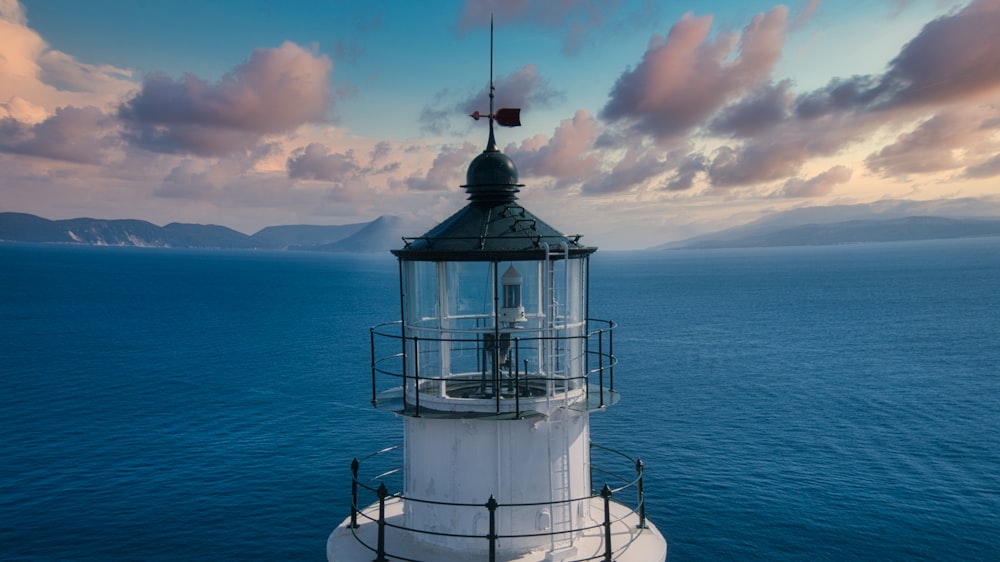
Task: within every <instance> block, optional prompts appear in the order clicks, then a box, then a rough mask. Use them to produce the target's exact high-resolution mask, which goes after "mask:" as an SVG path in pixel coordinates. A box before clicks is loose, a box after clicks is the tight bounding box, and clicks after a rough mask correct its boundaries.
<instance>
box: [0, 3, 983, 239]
mask: <svg viewBox="0 0 1000 562" xmlns="http://www.w3.org/2000/svg"><path fill="white" fill-rule="evenodd" d="M491 15H492V17H493V20H494V27H495V33H494V40H493V45H494V46H493V52H494V59H493V64H492V70H493V75H492V79H493V82H494V85H495V87H496V107H497V108H500V107H519V108H521V110H522V111H521V122H522V126H520V127H515V128H498V129H497V131H496V136H497V142H498V144H499V145H500V148H501V149H502V150H503V151H504V153H506V154H507V155H508V156H510V157H511V158H512V159H513V161H514V162H515V164H516V165H517V167H518V170H519V173H520V180H521V183H524V184H525V187H523V188H522V190H521V193H520V201H521V203H522V204H523V205H524V206H525V207H527V208H529V209H530V210H531V211H532V212H533V213H534V214H536V215H538V216H539V217H541V218H542V219H544V220H545V221H546V222H549V223H550V224H551V225H553V226H555V227H556V228H557V229H559V230H561V231H562V232H564V233H566V234H570V235H572V234H583V235H584V239H583V242H584V243H587V244H589V245H596V246H600V247H602V248H610V249H640V248H647V247H651V246H654V245H657V244H661V243H664V242H667V241H672V240H678V239H683V238H687V237H690V236H694V235H697V234H702V233H705V232H711V231H715V230H721V229H724V228H728V227H731V226H736V225H739V224H742V223H746V222H750V221H752V220H755V219H757V218H760V217H762V216H765V215H767V214H769V213H774V212H778V211H782V210H787V209H793V208H799V207H812V206H824V205H844V204H863V203H871V202H876V201H883V200H937V199H953V198H968V197H983V198H990V199H991V200H992V199H996V198H998V197H1000V188H998V186H1000V0H973V1H968V0H962V1H954V0H793V1H790V2H788V3H786V4H778V3H774V2H768V1H759V0H699V1H698V2H689V3H683V2H677V1H675V0H619V1H606V0H560V1H551V0H504V1H501V0H483V1H475V0H465V1H461V0H455V1H440V2H439V1H435V2H402V1H397V2H393V1H377V0H376V1H367V2H353V1H338V0H331V1H327V2H322V3H320V2H309V1H283V2H276V1H268V0H209V1H206V0H197V1H194V0H174V1H166V0H163V1H150V2H134V1H131V0H90V1H88V2H80V1H78V0H21V1H18V0H0V211H16V212H26V213H32V214H36V215H40V216H43V217H46V218H50V219H66V218H76V217H92V218H104V219H117V218H136V219H143V220H147V221H150V222H153V223H154V224H159V225H164V224H167V223H170V222H188V223H202V224H220V225H224V226H228V227H231V228H234V229H236V230H239V231H241V232H244V233H247V234H252V233H254V232H256V231H257V230H259V229H261V228H263V227H266V226H271V225H280V224H349V223H358V222H365V221H370V220H373V219H375V218H377V217H379V216H381V215H396V216H400V217H403V218H404V219H405V220H406V221H407V223H408V224H411V225H413V227H412V228H413V229H414V232H412V235H419V234H422V233H423V232H424V231H425V230H426V229H427V228H429V227H430V226H432V225H434V224H436V223H437V222H439V221H441V220H443V219H445V218H447V217H448V216H450V215H451V214H452V213H454V212H455V211H457V210H459V209H460V208H461V207H463V206H464V205H465V193H464V190H462V188H461V187H460V186H461V185H462V184H463V183H464V180H465V173H466V170H467V167H468V164H469V162H470V161H471V160H472V158H474V157H475V156H476V155H477V154H478V153H480V152H482V150H483V149H484V148H485V145H486V139H487V131H488V129H487V125H486V122H485V120H480V121H475V120H473V119H471V118H470V117H469V114H471V113H472V112H473V111H480V112H482V113H487V112H488V110H489V99H488V92H489V83H490V79H491V75H490V68H491V66H490V18H491Z"/></svg>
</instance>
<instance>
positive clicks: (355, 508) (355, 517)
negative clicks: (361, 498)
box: [351, 457, 361, 529]
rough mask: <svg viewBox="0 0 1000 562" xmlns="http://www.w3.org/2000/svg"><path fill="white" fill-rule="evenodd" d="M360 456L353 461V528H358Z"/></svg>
mask: <svg viewBox="0 0 1000 562" xmlns="http://www.w3.org/2000/svg"><path fill="white" fill-rule="evenodd" d="M360 465H361V463H359V462H358V457H354V460H353V461H351V528H352V529H357V528H358V467H359V466H360Z"/></svg>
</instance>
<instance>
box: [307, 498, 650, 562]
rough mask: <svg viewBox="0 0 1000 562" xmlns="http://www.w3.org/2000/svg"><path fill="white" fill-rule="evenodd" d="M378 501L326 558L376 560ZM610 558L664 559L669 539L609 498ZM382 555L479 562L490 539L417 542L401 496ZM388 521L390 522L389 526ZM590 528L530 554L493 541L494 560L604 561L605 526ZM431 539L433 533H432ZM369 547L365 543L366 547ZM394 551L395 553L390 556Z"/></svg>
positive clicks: (598, 505)
mask: <svg viewBox="0 0 1000 562" xmlns="http://www.w3.org/2000/svg"><path fill="white" fill-rule="evenodd" d="M589 501H590V502H591V505H590V512H591V513H592V514H603V513H604V505H603V499H602V498H600V497H593V498H590V500H589ZM378 511H379V506H378V503H374V504H372V505H370V506H368V507H367V508H365V509H364V510H362V511H361V512H360V513H359V514H358V528H356V529H351V521H350V518H348V519H346V520H344V522H343V523H341V524H340V525H339V526H338V527H337V528H336V529H335V530H334V531H333V533H331V534H330V537H329V539H328V540H327V543H326V557H327V560H328V561H329V562H362V561H364V562H369V561H371V560H374V559H375V554H376V552H375V547H376V545H377V544H378ZM610 512H611V517H610V519H611V522H612V523H611V544H612V551H611V552H612V554H611V556H612V559H613V560H615V561H617V562H663V561H664V560H666V557H667V542H666V539H664V538H663V535H661V534H660V532H659V531H658V530H657V529H656V527H655V526H654V525H653V524H652V523H650V522H649V521H647V522H646V527H645V528H643V529H640V528H639V527H638V525H639V516H638V514H636V513H635V512H634V511H633V510H632V509H630V508H628V507H627V506H625V505H622V504H620V503H618V502H615V501H611V502H610ZM385 514H386V527H385V551H386V552H385V554H386V560H390V561H398V560H416V561H422V562H432V561H435V560H457V561H470V562H471V561H477V560H483V561H485V560H488V559H489V554H488V548H489V546H488V542H487V539H486V538H485V537H483V538H482V539H469V540H470V541H481V544H482V548H481V549H479V548H477V549H475V550H473V549H463V550H462V551H461V552H456V551H453V550H445V549H440V548H435V547H434V546H433V545H429V544H427V543H426V542H422V541H417V540H416V538H415V534H414V532H412V531H409V530H406V529H402V528H399V527H405V526H406V521H405V517H404V514H403V500H402V499H401V498H398V497H394V498H388V499H386V502H385ZM390 525H391V526H390ZM587 526H588V527H592V528H589V529H586V530H583V531H578V532H577V533H575V535H574V538H573V540H572V541H558V542H555V543H554V544H553V543H551V542H549V541H546V544H545V545H544V546H541V547H538V548H536V549H534V550H531V551H529V552H516V553H511V552H505V551H504V549H503V539H499V540H498V541H497V560H499V561H504V562H571V561H581V560H595V561H600V560H604V554H605V547H604V536H605V529H604V525H603V521H600V520H593V519H592V520H591V521H588V525H587ZM431 538H433V537H431ZM366 545H367V546H366ZM394 554H395V556H394Z"/></svg>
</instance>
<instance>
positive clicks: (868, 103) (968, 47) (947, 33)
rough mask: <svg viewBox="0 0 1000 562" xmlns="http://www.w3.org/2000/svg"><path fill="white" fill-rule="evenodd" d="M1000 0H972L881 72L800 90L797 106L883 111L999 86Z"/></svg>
mask: <svg viewBox="0 0 1000 562" xmlns="http://www.w3.org/2000/svg"><path fill="white" fill-rule="evenodd" d="M997 29H1000V2H997V1H996V0H975V1H973V2H971V3H970V4H969V5H968V6H966V7H965V8H963V9H962V10H959V11H958V12H955V13H953V14H949V15H946V16H942V17H940V18H937V19H935V20H933V21H931V22H930V23H928V24H927V25H925V26H924V27H923V29H921V30H920V32H919V33H918V34H917V36H916V37H914V38H913V39H912V40H910V41H909V42H908V43H907V44H906V45H904V46H903V48H902V49H901V50H900V52H899V54H898V55H897V56H896V57H895V58H894V59H893V60H892V61H891V62H890V63H889V69H888V70H887V71H886V73H885V74H883V75H881V76H872V75H864V76H853V77H851V78H846V79H845V78H838V79H834V80H831V81H830V83H829V84H828V85H827V86H826V87H824V88H821V89H819V90H817V91H815V92H812V93H810V94H807V95H805V96H803V97H802V98H801V99H800V100H799V103H798V107H797V108H796V112H797V113H798V114H799V115H800V116H802V117H807V118H810V117H816V116H820V115H823V114H827V113H831V112H837V111H887V110H891V109H896V108H913V107H926V106H934V105H941V104H946V103H952V102H956V101H963V100H968V99H973V98H976V97H979V96H982V95H984V94H987V93H990V92H995V91H996V90H997V89H1000V33H997V32H996V30H997Z"/></svg>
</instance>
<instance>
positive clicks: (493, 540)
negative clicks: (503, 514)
mask: <svg viewBox="0 0 1000 562" xmlns="http://www.w3.org/2000/svg"><path fill="white" fill-rule="evenodd" d="M497 507H498V505H497V499H496V498H494V497H493V494H490V499H489V500H487V502H486V509H488V510H489V512H490V534H488V535H486V538H487V540H489V541H490V562H496V560H497Z"/></svg>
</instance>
